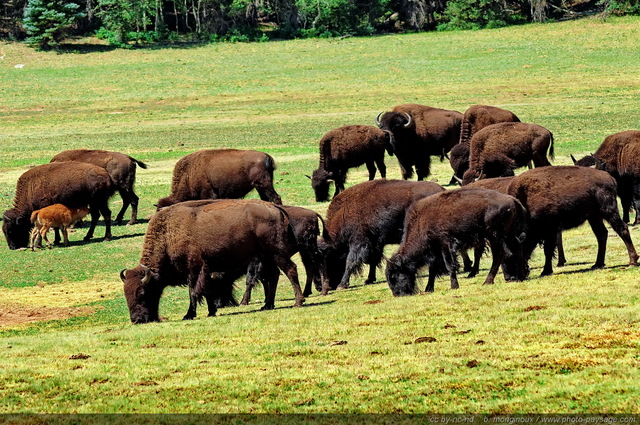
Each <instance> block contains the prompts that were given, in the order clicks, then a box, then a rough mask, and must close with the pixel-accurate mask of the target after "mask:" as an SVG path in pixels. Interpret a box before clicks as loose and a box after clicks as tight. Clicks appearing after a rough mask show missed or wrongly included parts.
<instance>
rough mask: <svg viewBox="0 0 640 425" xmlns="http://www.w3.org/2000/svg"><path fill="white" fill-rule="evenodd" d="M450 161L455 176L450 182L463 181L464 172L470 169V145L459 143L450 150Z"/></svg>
mask: <svg viewBox="0 0 640 425" xmlns="http://www.w3.org/2000/svg"><path fill="white" fill-rule="evenodd" d="M449 163H450V164H451V168H453V177H452V178H451V182H449V184H456V183H458V182H462V177H463V176H464V173H465V172H466V171H467V170H468V169H469V145H468V144H466V143H458V144H457V145H455V146H454V147H453V148H452V149H451V152H449Z"/></svg>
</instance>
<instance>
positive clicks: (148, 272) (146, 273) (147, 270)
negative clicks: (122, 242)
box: [140, 264, 151, 285]
mask: <svg viewBox="0 0 640 425" xmlns="http://www.w3.org/2000/svg"><path fill="white" fill-rule="evenodd" d="M140 267H141V268H142V270H143V271H144V277H143V278H142V280H141V281H140V283H142V284H143V285H146V284H147V283H149V281H150V280H151V269H150V268H149V267H147V266H145V265H144V264H140Z"/></svg>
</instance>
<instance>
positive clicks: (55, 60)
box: [0, 18, 640, 413]
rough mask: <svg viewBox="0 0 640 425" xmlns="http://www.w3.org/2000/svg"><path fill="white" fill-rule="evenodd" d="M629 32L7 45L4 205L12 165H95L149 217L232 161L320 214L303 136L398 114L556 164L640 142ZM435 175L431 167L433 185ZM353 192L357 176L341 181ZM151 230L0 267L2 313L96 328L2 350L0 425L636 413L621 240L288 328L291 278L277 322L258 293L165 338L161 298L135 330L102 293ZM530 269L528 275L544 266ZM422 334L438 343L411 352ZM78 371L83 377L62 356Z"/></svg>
mask: <svg viewBox="0 0 640 425" xmlns="http://www.w3.org/2000/svg"><path fill="white" fill-rule="evenodd" d="M639 30H640V20H638V19H632V18H625V19H613V20H610V21H606V22H603V21H600V20H595V19H594V20H582V21H578V22H565V23H559V24H549V25H527V26H522V27H515V28H508V29H500V30H490V31H478V32H457V33H437V34H415V35H393V36H385V37H375V38H366V39H361V38H350V39H344V40H340V41H336V40H304V41H290V42H275V43H266V44H220V45H211V46H196V47H190V48H184V49H166V50H132V51H104V52H93V53H87V54H84V53H81V52H77V53H71V54H63V55H56V54H54V53H40V52H34V51H32V50H29V49H27V48H25V47H24V46H21V45H15V44H0V56H4V59H3V60H0V81H2V91H1V92H0V146H2V148H1V149H2V153H3V155H2V156H1V157H0V170H2V173H1V174H0V207H1V208H2V209H3V210H4V209H5V208H7V207H9V206H10V204H11V200H12V198H13V190H14V187H15V181H16V179H17V177H18V176H19V175H20V174H21V173H22V172H24V170H25V169H26V168H27V167H28V166H29V165H32V164H41V163H44V162H47V161H48V159H49V158H50V157H51V156H52V155H53V154H54V153H56V152H58V151H60V150H63V149H69V148H78V147H92V148H105V149H112V150H119V151H123V152H127V153H129V154H131V155H133V156H135V157H136V158H138V159H141V160H143V161H145V162H147V163H148V164H149V166H150V167H149V170H141V171H139V173H138V184H137V190H138V192H139V194H140V196H141V214H140V216H142V217H145V216H150V215H151V214H152V212H153V206H152V204H153V203H154V202H155V200H157V199H158V198H159V197H160V196H163V195H164V194H166V192H167V191H168V188H169V181H170V174H171V169H172V167H173V164H174V163H175V161H176V160H177V159H178V158H179V157H181V156H183V155H184V154H186V153H190V152H192V151H194V150H196V149H200V148H205V147H224V146H231V147H239V148H257V149H261V150H264V151H267V152H269V153H271V154H272V155H273V156H274V157H275V158H276V160H277V162H278V163H279V169H278V171H277V172H276V180H277V183H276V188H277V190H278V191H279V192H280V193H281V195H282V196H283V199H284V200H285V202H287V203H290V204H296V205H305V206H309V207H311V208H314V209H315V210H317V211H320V212H324V210H325V209H326V204H324V205H319V204H315V203H314V201H313V195H312V192H311V189H310V187H309V184H308V180H307V179H306V178H305V177H304V174H305V173H307V174H308V173H310V171H311V170H312V169H313V168H315V165H316V161H317V141H318V140H319V138H320V136H321V135H322V134H323V133H325V132H326V131H327V130H329V129H331V128H334V127H336V126H339V125H345V124H356V123H364V124H371V123H372V122H373V118H374V117H375V115H376V114H377V113H378V112H379V111H381V110H385V109H386V110H388V109H390V108H391V107H392V106H393V105H395V104H398V103H404V102H417V103H424V104H429V105H433V106H439V107H444V108H451V109H457V110H460V111H463V110H464V109H466V107H468V106H470V105H472V104H475V103H487V104H493V105H498V106H503V107H505V108H508V109H510V110H512V111H514V112H515V113H516V114H517V115H518V116H519V117H520V118H521V119H522V120H523V121H528V122H536V123H539V124H541V125H544V126H546V127H547V128H549V129H551V130H552V131H553V132H554V135H555V138H556V156H557V159H556V161H555V163H556V164H568V163H569V159H568V154H569V153H578V154H580V153H586V152H589V151H593V150H594V149H595V148H596V147H597V145H598V144H599V143H600V141H601V140H602V139H603V138H604V137H605V136H606V135H608V134H611V133H614V132H617V131H622V130H626V129H632V128H636V129H637V128H638V118H637V117H638V116H639V112H640V103H638V101H637V100H638V98H639V97H640V88H639V86H638V84H637V82H638V80H639V79H640V65H638V62H637V54H638V47H637V39H638V33H639ZM16 64H24V65H25V66H24V67H23V68H21V69H18V68H14V66H15V65H16ZM387 163H388V164H389V168H390V172H391V177H398V176H399V173H398V170H397V166H396V165H395V161H394V159H393V158H389V159H388V161H387ZM449 177H450V169H449V167H448V165H447V164H437V165H436V166H435V167H434V178H436V179H438V181H440V182H441V183H442V182H444V183H446V182H447V181H448V179H449ZM365 179H366V171H365V170H364V169H359V170H355V171H353V172H352V173H351V174H350V178H349V181H348V183H354V182H358V181H363V180H365ZM112 205H113V209H114V210H116V209H117V208H119V206H120V200H119V199H114V200H113V201H112ZM144 230H145V224H144V223H142V224H139V225H136V226H133V227H120V228H116V229H115V231H114V234H115V235H116V238H114V240H112V241H110V242H101V243H92V244H88V245H82V244H79V243H76V244H74V245H73V246H72V247H70V248H68V249H54V250H50V251H42V252H38V253H31V252H12V251H9V250H8V249H7V248H6V246H5V245H4V244H3V246H1V247H0V250H2V251H3V253H2V255H1V256H0V270H1V271H2V273H0V306H3V307H0V314H6V312H7V311H8V310H11V309H15V308H22V309H32V310H33V311H34V314H36V313H37V312H42V311H54V312H58V313H61V312H67V313H69V311H68V310H69V309H77V308H87V306H88V307H89V308H90V309H91V310H92V311H93V312H94V313H93V314H90V315H86V314H85V315H84V316H81V317H76V318H73V319H69V320H58V321H51V322H44V323H39V324H32V325H23V326H19V327H17V328H15V327H12V328H5V329H4V330H3V332H2V334H0V335H1V339H0V353H1V354H2V355H3V357H4V360H3V363H2V365H3V367H2V368H0V411H3V412H395V411H400V412H425V411H436V412H636V413H638V407H637V405H636V403H635V400H637V397H638V394H639V392H640V391H639V390H640V389H639V387H638V378H639V376H638V366H639V365H640V356H638V354H637V353H638V351H637V349H638V345H639V340H640V329H639V328H638V321H639V317H638V311H639V309H638V306H639V301H638V294H639V291H638V290H639V289H640V288H639V286H640V285H639V284H638V276H639V271H638V270H635V269H627V268H625V267H624V264H626V262H627V261H628V260H627V259H626V258H625V255H626V254H625V250H624V246H623V245H622V243H621V241H620V240H619V239H618V238H617V237H615V236H613V237H612V238H611V241H610V243H609V252H608V255H607V264H608V265H609V266H610V267H609V268H606V269H604V270H600V271H588V268H589V266H590V265H591V264H592V262H593V261H594V258H595V240H594V237H593V236H592V235H591V233H590V230H589V229H588V228H584V227H583V228H580V229H577V230H574V231H571V232H568V234H567V237H566V245H567V246H566V250H567V256H568V259H569V262H570V264H569V266H568V267H565V268H564V269H559V270H557V272H558V273H557V274H556V275H554V276H551V277H546V278H542V279H540V278H537V277H534V278H532V279H530V280H528V281H527V282H523V283H517V284H512V283H510V284H506V283H504V281H502V279H499V280H498V281H497V283H496V285H495V286H494V287H489V288H487V287H482V286H481V282H482V280H483V279H484V273H485V272H486V269H485V270H484V271H483V272H481V274H480V276H479V277H478V278H475V279H464V280H462V281H461V289H460V290H459V291H455V292H454V291H449V290H447V289H446V288H447V286H448V283H447V282H446V280H444V279H443V280H439V281H438V282H437V284H436V293H435V294H433V295H428V296H417V297H409V298H403V299H393V298H392V297H391V294H390V292H389V290H388V288H387V287H386V284H384V283H383V284H381V285H374V286H370V287H362V286H361V284H362V281H363V278H356V279H354V282H353V283H354V284H355V285H356V286H355V287H354V288H353V289H350V290H347V291H341V292H339V293H335V294H331V295H329V296H327V297H322V298H320V297H316V296H312V297H310V298H309V299H308V302H307V304H308V306H307V307H305V308H303V309H301V310H299V309H291V308H287V307H288V306H290V305H291V304H292V300H291V291H290V289H289V287H288V284H286V281H285V282H282V284H281V287H280V291H279V297H278V301H277V304H276V305H277V307H278V309H277V310H276V311H274V312H258V311H257V310H258V309H259V307H260V303H259V301H260V298H261V296H260V295H259V292H257V293H256V294H255V296H254V298H255V301H254V303H253V304H252V305H250V306H248V307H243V308H233V309H228V310H223V311H221V313H220V316H219V317H217V318H211V319H209V318H207V319H205V318H202V319H199V320H196V321H194V322H190V323H183V322H180V321H179V319H180V317H182V314H183V313H184V310H185V309H186V304H187V300H186V290H184V289H180V288H178V289H170V290H168V291H167V293H166V295H165V297H164V298H163V302H162V306H161V308H162V314H163V315H164V316H166V317H167V318H168V321H167V322H165V323H161V324H152V325H147V326H139V327H134V326H131V325H130V324H129V323H128V318H127V311H126V305H125V303H124V299H123V297H122V294H121V283H120V281H119V279H118V278H117V273H118V272H119V270H120V269H122V268H123V267H131V266H133V265H135V264H136V262H137V260H138V259H139V252H140V247H141V243H142V235H143V234H144ZM79 232H81V233H76V234H74V235H73V236H72V237H71V238H72V240H75V241H78V240H79V239H80V238H81V236H80V235H81V234H82V233H83V232H84V230H80V231H79ZM97 235H98V236H100V235H101V229H98V231H97ZM632 236H633V237H634V240H638V239H639V238H638V236H639V235H638V230H637V229H633V230H632ZM392 252H393V247H389V249H388V253H389V254H390V253H392ZM485 263H486V261H485ZM485 265H486V264H485ZM532 265H533V267H534V269H533V272H532V273H533V274H534V275H535V276H537V274H539V271H540V266H541V254H540V253H538V254H537V255H536V256H535V258H534V260H533V263H532ZM585 271H586V272H585ZM583 272H585V273H583ZM530 307H533V308H530ZM425 336H426V337H433V338H435V340H436V341H435V342H423V343H415V341H416V340H417V339H418V338H420V337H425ZM336 341H346V344H336ZM480 341H483V342H482V343H481V342H480ZM78 353H84V354H88V355H90V357H89V358H88V359H85V360H74V359H70V358H69V357H70V356H71V355H74V354H78Z"/></svg>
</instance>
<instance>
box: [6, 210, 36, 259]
mask: <svg viewBox="0 0 640 425" xmlns="http://www.w3.org/2000/svg"><path fill="white" fill-rule="evenodd" d="M30 228H31V222H30V221H29V219H28V218H27V217H23V216H21V215H20V214H18V211H17V210H16V209H15V208H11V209H9V210H7V211H5V213H4V215H3V216H2V231H3V232H4V237H5V238H6V239H7V244H8V245H9V249H19V248H26V247H27V246H29V229H30Z"/></svg>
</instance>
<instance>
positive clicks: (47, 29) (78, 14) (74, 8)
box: [23, 0, 84, 50]
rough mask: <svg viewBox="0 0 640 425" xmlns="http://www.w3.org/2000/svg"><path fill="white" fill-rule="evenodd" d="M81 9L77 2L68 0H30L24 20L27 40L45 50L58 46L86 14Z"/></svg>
mask: <svg viewBox="0 0 640 425" xmlns="http://www.w3.org/2000/svg"><path fill="white" fill-rule="evenodd" d="M79 9H80V6H79V5H78V4H77V3H74V2H72V1H68V0H29V2H28V4H27V8H26V9H25V12H24V21H23V24H24V27H25V29H26V31H27V34H28V36H29V38H28V39H27V42H28V43H29V44H30V45H32V46H36V47H38V48H41V49H44V50H46V49H49V48H51V47H53V46H56V45H57V44H58V43H59V42H60V41H61V40H62V39H63V38H64V37H65V36H66V34H67V32H68V31H69V29H70V28H71V26H72V25H73V24H74V23H75V22H76V21H77V20H78V19H80V18H82V17H83V16H84V13H83V12H82V11H79Z"/></svg>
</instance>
